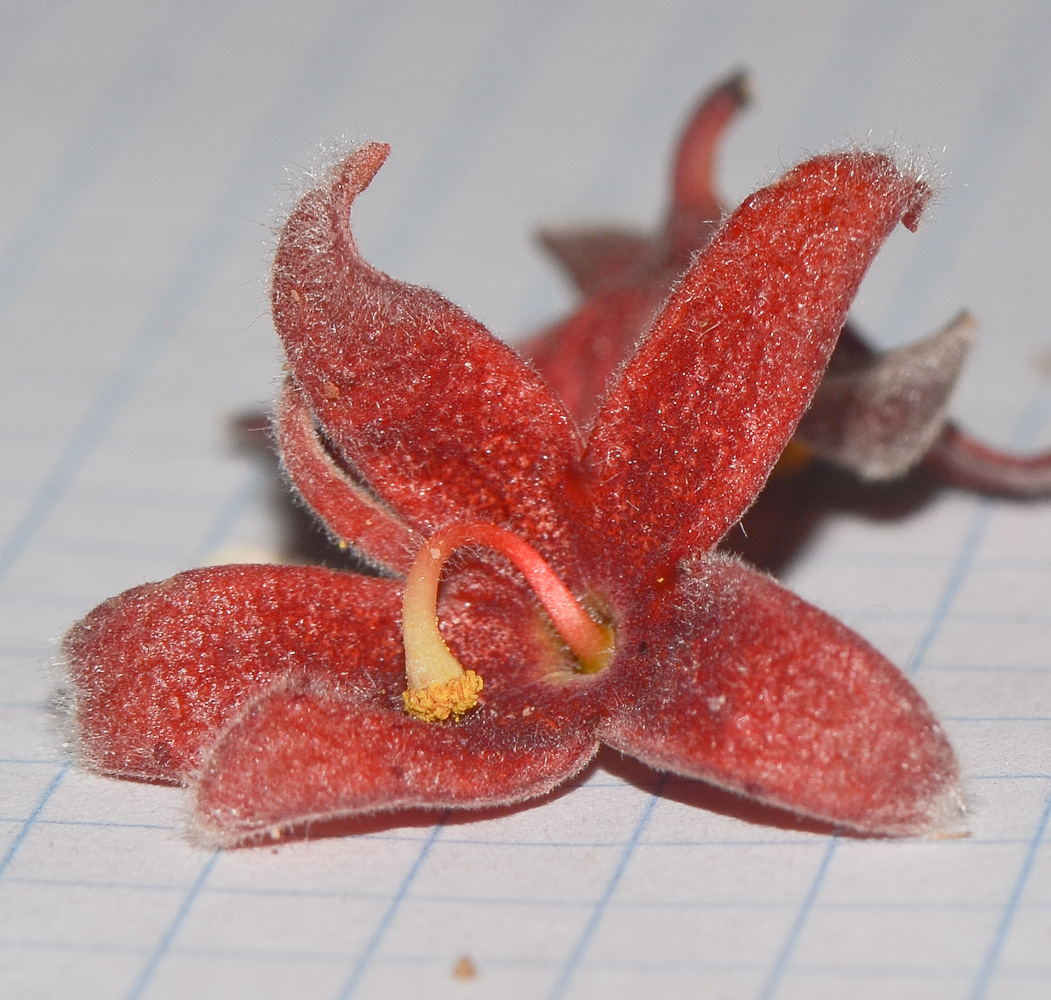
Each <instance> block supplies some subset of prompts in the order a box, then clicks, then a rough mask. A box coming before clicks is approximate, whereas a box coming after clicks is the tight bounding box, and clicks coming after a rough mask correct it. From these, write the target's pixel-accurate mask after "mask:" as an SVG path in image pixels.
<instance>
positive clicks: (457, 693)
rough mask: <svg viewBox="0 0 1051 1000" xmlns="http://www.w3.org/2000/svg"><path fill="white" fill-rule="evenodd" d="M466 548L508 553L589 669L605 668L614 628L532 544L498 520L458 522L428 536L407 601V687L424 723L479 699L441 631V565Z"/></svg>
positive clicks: (472, 678) (408, 701)
mask: <svg viewBox="0 0 1051 1000" xmlns="http://www.w3.org/2000/svg"><path fill="white" fill-rule="evenodd" d="M464 545H484V546H485V547H486V548H490V549H493V550H494V551H496V552H499V553H500V554H501V555H503V556H505V557H506V558H507V559H508V560H510V562H511V563H512V565H514V566H515V568H516V569H517V570H518V571H519V572H520V573H521V574H522V575H523V576H524V577H525V578H526V582H527V583H528V584H529V586H530V587H532V588H533V591H534V592H535V593H536V596H537V598H538V599H539V600H540V603H541V605H542V606H543V608H544V610H545V611H546V612H547V614H548V617H549V618H550V619H551V623H552V624H553V625H554V627H555V631H557V632H558V634H559V636H560V637H561V638H562V641H563V642H565V644H566V645H567V646H568V647H569V649H570V650H571V651H572V653H573V654H574V655H575V656H576V658H577V660H578V661H579V662H580V669H581V671H582V672H584V673H594V672H596V671H598V670H601V669H602V668H603V667H604V666H605V665H606V663H607V662H608V660H609V657H610V655H611V653H612V652H613V628H612V626H610V625H607V624H604V623H601V622H597V621H595V619H594V618H592V617H591V616H590V615H589V614H588V612H587V611H586V610H585V609H584V607H583V605H582V604H581V603H580V601H578V600H577V599H576V597H574V596H573V594H572V593H571V592H570V590H569V588H568V587H566V585H565V584H564V583H563V582H562V581H561V580H560V579H559V578H558V576H557V575H556V574H555V572H554V570H552V569H551V567H550V566H548V564H547V563H546V562H545V561H544V558H543V556H541V555H540V553H539V552H537V551H536V549H534V548H533V547H532V546H531V545H530V544H529V543H528V542H525V541H523V540H522V539H521V538H519V537H518V536H517V535H515V534H513V533H512V532H510V531H506V530H505V529H503V528H498V527H497V526H496V525H494V524H453V525H450V526H449V527H448V528H443V529H442V530H441V531H439V532H438V533H437V534H435V535H432V536H431V538H429V539H428V540H427V542H426V543H425V544H424V546H423V548H422V549H420V552H419V555H417V556H416V559H415V561H414V562H413V564H412V567H411V568H410V569H409V575H408V579H407V580H406V583H405V596H404V598H403V599H402V626H401V627H402V641H403V642H404V644H405V675H406V678H407V679H408V690H407V691H405V692H404V693H403V694H402V698H403V699H404V701H405V710H406V711H407V712H409V714H410V715H415V716H416V717H417V718H420V719H423V720H424V721H426V722H439V721H442V720H444V719H448V718H449V716H450V715H455V716H460V715H463V714H464V713H465V712H469V711H470V710H471V709H472V708H474V707H475V706H476V705H477V704H478V692H479V691H481V690H482V678H481V677H479V676H478V674H476V673H475V672H474V671H473V670H464V668H463V667H462V666H461V665H460V662H459V660H457V659H456V657H455V656H453V654H452V651H451V650H450V649H449V647H448V646H447V645H446V644H445V640H444V639H443V638H442V637H441V634H440V633H439V632H438V612H437V607H438V584H439V583H440V582H441V574H442V567H443V566H444V565H445V561H446V560H447V559H448V558H449V556H450V555H452V553H453V552H454V551H455V550H456V549H458V548H460V547H461V546H464Z"/></svg>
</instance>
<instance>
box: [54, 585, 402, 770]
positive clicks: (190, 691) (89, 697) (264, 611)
mask: <svg viewBox="0 0 1051 1000" xmlns="http://www.w3.org/2000/svg"><path fill="white" fill-rule="evenodd" d="M400 600H401V598H400V591H399V589H398V587H397V585H396V584H395V583H393V582H392V581H390V580H382V579H375V578H369V577H363V576H357V575H352V574H345V573H334V572H331V571H329V570H325V569H321V568H317V567H293V566H262V565H236V566H218V567H213V568H207V569H196V570H190V571H189V572H186V573H180V574H179V575H178V576H174V577H172V578H171V579H170V580H165V581H163V582H162V583H151V584H146V585H144V586H141V587H136V588H134V589H133V590H129V591H126V592H125V593H123V594H120V595H118V596H117V597H114V598H111V599H110V600H108V601H106V602H105V603H104V604H101V605H99V606H98V607H97V608H95V610H94V611H92V612H91V613H90V614H88V615H87V616H86V617H85V618H84V619H82V620H81V621H80V622H78V623H77V624H76V625H74V626H73V628H72V629H70V631H69V633H68V634H67V636H66V638H65V642H64V652H65V655H66V659H67V661H68V664H69V674H70V679H71V681H72V683H73V688H74V695H75V705H74V708H75V723H76V727H77V737H78V740H77V744H78V754H79V757H80V760H81V763H83V764H84V765H86V766H87V767H90V768H92V769H94V770H97V771H103V772H106V773H109V774H119V775H125V776H129V777H139V778H149V779H154V780H162V781H182V780H183V779H184V777H185V775H186V774H188V773H191V772H193V771H195V770H196V769H197V767H198V766H199V764H200V754H201V751H202V749H203V748H204V747H206V746H209V745H210V744H211V743H213V742H214V741H215V739H216V736H217V735H218V732H219V730H220V729H221V728H222V727H223V726H225V725H226V724H227V723H228V722H229V720H230V719H231V718H232V717H233V716H235V715H236V714H237V713H238V712H239V711H241V710H242V709H243V708H244V706H245V705H246V704H247V703H248V702H250V701H252V700H254V699H255V698H258V697H259V695H260V694H261V693H262V692H264V691H267V690H269V689H270V688H272V687H274V686H275V685H280V684H282V683H284V682H285V681H286V679H287V678H288V677H289V676H290V675H296V676H301V675H306V676H312V675H314V674H322V675H324V676H325V677H327V678H329V679H330V680H335V679H339V678H343V679H345V680H346V682H347V683H354V684H362V683H364V684H365V685H366V686H370V685H372V684H374V683H380V681H379V680H377V681H371V680H369V677H368V675H367V674H366V673H365V671H368V670H374V669H377V668H378V667H379V666H381V665H383V666H384V668H385V670H387V671H389V670H390V669H392V668H393V669H394V670H397V664H398V662H399V658H400V655H401V654H400V649H401V645H400V643H401V639H400V634H399V632H398V629H397V626H396V621H397V616H398V611H399V607H400ZM388 660H390V661H392V665H393V666H392V667H387V666H386V662H387V661H388ZM384 676H386V674H384Z"/></svg>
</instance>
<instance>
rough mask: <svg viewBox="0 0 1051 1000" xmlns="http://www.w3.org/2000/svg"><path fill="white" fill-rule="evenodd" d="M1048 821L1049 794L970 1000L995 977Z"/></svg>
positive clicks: (977, 998)
mask: <svg viewBox="0 0 1051 1000" xmlns="http://www.w3.org/2000/svg"><path fill="white" fill-rule="evenodd" d="M1049 818H1051V792H1049V793H1048V795H1047V799H1046V801H1045V802H1044V810H1043V813H1042V814H1041V816H1040V821H1039V823H1037V826H1036V829H1035V830H1034V832H1033V838H1032V841H1031V842H1030V844H1029V850H1028V851H1027V852H1026V855H1025V858H1024V860H1023V861H1022V867H1021V868H1020V869H1019V872H1018V878H1017V879H1016V880H1015V884H1014V887H1013V889H1012V890H1011V895H1010V897H1009V898H1008V900H1007V904H1006V905H1005V906H1004V910H1003V916H1002V917H1001V919H1000V923H999V924H998V925H997V928H996V932H995V934H994V935H993V940H992V942H991V943H990V945H989V950H988V951H987V952H986V954H985V958H984V959H983V961H982V964H981V967H980V968H979V970H978V975H977V976H976V977H975V980H974V985H973V987H972V989H971V992H970V994H969V1000H982V998H983V997H984V996H985V995H986V992H987V991H988V989H989V984H990V983H991V982H992V979H993V976H994V975H995V974H996V970H997V966H998V965H999V962H1000V955H1001V954H1002V953H1003V948H1004V944H1005V942H1006V941H1007V935H1008V933H1009V932H1010V930H1011V925H1012V923H1013V922H1014V918H1015V915H1016V914H1017V913H1018V909H1019V905H1020V903H1021V899H1022V893H1023V892H1024V891H1025V887H1026V884H1027V882H1028V881H1029V875H1030V873H1031V872H1032V870H1033V864H1034V862H1035V861H1036V852H1037V850H1038V849H1039V847H1040V844H1041V842H1042V841H1043V839H1044V834H1045V833H1046V832H1047V827H1048V820H1049Z"/></svg>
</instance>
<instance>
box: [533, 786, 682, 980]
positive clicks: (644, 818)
mask: <svg viewBox="0 0 1051 1000" xmlns="http://www.w3.org/2000/svg"><path fill="white" fill-rule="evenodd" d="M663 788H664V780H663V779H662V780H661V782H660V784H659V785H658V786H657V788H656V790H655V791H653V792H652V793H651V794H650V797H649V800H648V801H647V802H646V807H645V808H644V809H643V810H642V815H641V816H640V817H639V821H638V822H637V823H636V824H635V829H634V830H633V831H632V834H631V839H630V840H629V841H628V842H627V844H625V845H624V850H623V853H622V854H621V856H620V859H619V861H618V862H617V867H616V868H615V869H614V870H613V874H612V875H611V876H610V879H609V881H608V882H607V883H606V888H605V890H604V891H603V893H602V896H601V898H600V899H599V900H598V902H597V903H596V904H595V907H594V909H593V910H592V911H591V916H590V917H589V918H588V922H587V923H586V924H585V925H584V929H583V931H582V932H581V934H580V937H579V938H578V939H577V943H576V945H574V947H573V950H572V952H570V954H569V958H568V959H566V963H565V965H564V966H563V967H562V971H561V973H560V975H559V977H558V979H557V980H556V982H555V985H554V987H553V988H552V990H551V992H550V993H549V994H548V997H549V1000H559V998H560V997H563V996H565V993H566V990H567V989H568V988H569V984H570V983H571V982H572V980H573V977H574V976H575V975H576V973H577V970H578V969H579V968H580V963H581V961H582V960H583V958H584V953H585V952H586V951H587V948H588V945H590V944H591V939H592V938H593V937H594V936H595V932H596V931H597V930H598V926H599V924H600V923H601V922H602V918H603V916H604V915H605V913H606V910H607V909H608V908H609V905H610V901H611V900H612V899H613V894H614V893H615V892H616V891H617V885H618V884H619V883H620V880H621V877H622V876H623V875H624V872H625V870H626V869H627V867H628V862H630V861H631V858H632V855H633V854H634V853H635V849H636V848H637V847H638V844H639V840H640V838H641V837H642V833H643V831H644V830H645V829H646V826H647V825H648V824H649V821H650V818H651V817H652V816H653V811H654V809H656V808H657V802H658V801H659V800H660V795H661V792H662V791H663Z"/></svg>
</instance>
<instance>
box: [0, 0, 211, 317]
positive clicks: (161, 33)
mask: <svg viewBox="0 0 1051 1000" xmlns="http://www.w3.org/2000/svg"><path fill="white" fill-rule="evenodd" d="M231 13H232V11H231V8H230V6H229V5H228V4H214V3H203V4H201V3H194V4H186V5H183V4H170V5H168V6H167V9H166V16H165V17H163V18H162V19H160V20H159V21H158V23H157V24H156V25H154V26H153V28H152V30H151V31H150V32H149V35H148V36H147V38H146V39H145V40H144V41H143V43H142V44H140V46H139V47H138V49H137V50H135V51H134V52H133V53H132V58H131V60H130V64H129V65H128V66H127V67H126V68H125V69H124V71H123V72H122V73H121V74H120V75H119V76H118V77H117V79H116V80H114V81H113V83H112V85H111V86H110V87H109V88H108V89H107V90H106V92H105V94H103V95H102V97H101V99H100V100H99V102H98V103H97V104H96V106H95V107H94V108H93V109H92V111H91V112H90V113H89V115H88V117H87V118H86V119H85V121H84V124H83V126H82V128H81V129H80V132H79V133H78V135H77V136H76V137H75V138H74V140H73V142H72V143H71V145H70V148H69V149H68V150H67V151H66V154H65V155H64V156H63V158H62V161H61V164H60V165H59V166H58V169H57V170H55V171H54V172H53V174H52V176H51V177H50V179H49V180H48V182H47V183H46V184H45V185H44V187H43V189H42V190H41V192H40V193H39V195H38V196H37V198H36V200H35V202H34V203H33V205H32V206H31V207H30V208H29V210H28V211H27V212H26V213H25V214H24V215H23V217H22V219H21V222H20V223H19V225H18V227H17V229H16V230H15V233H14V236H13V238H12V239H10V240H9V241H8V245H7V246H6V247H5V248H4V250H3V253H2V255H0V317H2V316H3V314H4V313H5V312H6V310H7V309H8V307H9V306H10V304H11V302H12V300H13V299H14V297H15V295H16V294H17V293H18V291H19V289H20V288H21V287H22V286H24V285H25V284H26V283H27V282H28V281H29V280H30V278H31V277H32V276H33V274H34V272H35V271H36V269H37V268H38V267H39V266H40V264H41V263H42V262H43V261H44V260H45V258H46V253H47V250H48V249H49V248H50V247H51V245H52V244H54V243H55V241H56V240H57V239H58V237H59V236H60V235H61V233H62V231H63V229H64V228H65V227H66V225H68V223H69V219H70V217H71V216H72V214H73V212H74V210H75V209H76V207H77V205H78V199H79V198H80V197H81V196H82V195H83V193H84V191H86V190H87V189H88V188H89V187H90V185H91V184H92V183H93V182H94V180H95V178H96V177H98V176H99V175H100V174H101V173H102V171H103V170H105V169H106V167H107V166H109V165H110V164H111V163H113V162H114V161H115V160H116V159H117V157H118V155H119V154H120V152H121V150H122V149H123V147H124V146H125V144H126V143H127V142H128V141H129V140H130V139H131V137H132V136H133V135H134V134H135V133H136V131H137V130H138V129H139V128H141V127H142V125H144V124H146V123H147V122H148V121H149V120H150V116H151V112H152V110H153V108H154V106H155V105H156V104H157V103H159V102H160V101H161V100H162V99H163V98H164V96H165V95H166V94H167V93H168V90H169V89H170V79H171V77H172V76H173V75H174V74H175V73H176V72H177V71H178V70H179V68H180V67H181V66H182V65H183V64H184V62H185V61H186V50H187V48H189V47H191V46H192V44H193V43H194V42H197V43H200V40H201V39H203V38H206V37H207V36H208V34H209V33H210V32H211V31H213V30H214V26H216V25H218V24H220V23H222V21H223V20H225V19H226V18H227V17H229V16H231Z"/></svg>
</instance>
